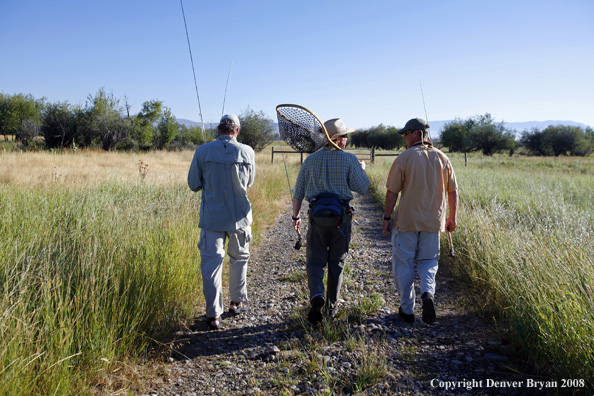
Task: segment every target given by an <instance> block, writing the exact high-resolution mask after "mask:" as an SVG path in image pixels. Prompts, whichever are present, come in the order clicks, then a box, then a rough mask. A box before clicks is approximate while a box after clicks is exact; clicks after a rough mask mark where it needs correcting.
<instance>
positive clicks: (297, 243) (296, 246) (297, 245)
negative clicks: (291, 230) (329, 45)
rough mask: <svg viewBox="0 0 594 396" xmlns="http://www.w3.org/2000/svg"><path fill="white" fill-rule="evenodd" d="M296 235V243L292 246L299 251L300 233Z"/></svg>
mask: <svg viewBox="0 0 594 396" xmlns="http://www.w3.org/2000/svg"><path fill="white" fill-rule="evenodd" d="M297 235H298V238H297V242H295V246H293V247H294V248H295V250H299V249H301V246H302V244H301V233H300V232H298V233H297Z"/></svg>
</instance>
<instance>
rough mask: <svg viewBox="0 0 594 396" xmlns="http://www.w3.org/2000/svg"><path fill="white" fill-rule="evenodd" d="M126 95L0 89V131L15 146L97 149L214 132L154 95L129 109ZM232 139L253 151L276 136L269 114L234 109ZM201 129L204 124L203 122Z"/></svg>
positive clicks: (182, 143)
mask: <svg viewBox="0 0 594 396" xmlns="http://www.w3.org/2000/svg"><path fill="white" fill-rule="evenodd" d="M130 108H131V106H130V105H129V103H128V99H127V98H126V97H125V98H124V99H123V100H121V99H119V98H117V97H115V96H114V95H113V93H107V92H106V91H105V89H103V88H102V89H100V90H99V91H98V92H97V93H95V94H94V95H93V94H91V95H89V96H88V97H87V100H86V102H85V104H84V105H78V106H72V105H71V104H70V103H68V102H55V103H50V102H48V101H47V100H46V99H45V98H42V99H35V98H34V97H33V96H32V95H25V94H22V93H20V94H14V95H6V94H1V93H0V135H3V136H4V139H5V140H8V137H9V136H12V137H14V140H15V141H16V142H17V144H18V145H19V146H20V147H21V148H25V149H27V148H32V149H39V148H47V149H65V148H74V147H76V148H100V149H103V150H106V151H107V150H163V149H182V148H195V147H196V146H198V145H200V144H203V143H205V142H207V141H210V140H213V139H214V138H215V137H216V134H217V133H216V130H211V129H207V130H204V131H203V130H202V128H200V127H188V126H186V125H182V124H179V123H178V122H177V121H176V118H175V116H174V115H173V113H172V112H171V109H169V108H168V107H167V106H165V105H164V103H163V102H162V101H160V100H149V101H146V102H144V103H143V104H142V108H141V110H140V111H139V112H138V113H137V114H130ZM239 119H240V122H241V134H240V136H239V137H238V140H239V141H241V142H242V143H246V144H249V145H250V146H252V147H253V148H254V150H256V151H260V150H262V149H263V148H264V147H266V146H267V145H268V144H270V143H271V142H273V141H274V140H275V139H276V135H275V133H274V129H273V127H272V120H271V119H269V118H267V117H266V115H265V114H264V112H262V111H260V112H256V111H254V110H252V109H250V108H249V107H248V108H247V109H246V110H244V111H243V112H242V113H241V114H239ZM205 129H206V128H205Z"/></svg>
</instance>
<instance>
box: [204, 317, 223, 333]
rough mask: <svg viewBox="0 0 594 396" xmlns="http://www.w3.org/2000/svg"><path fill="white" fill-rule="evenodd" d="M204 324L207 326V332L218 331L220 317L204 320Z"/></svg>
mask: <svg viewBox="0 0 594 396" xmlns="http://www.w3.org/2000/svg"><path fill="white" fill-rule="evenodd" d="M206 324H207V325H208V330H219V329H220V328H221V317H220V316H215V317H214V318H206Z"/></svg>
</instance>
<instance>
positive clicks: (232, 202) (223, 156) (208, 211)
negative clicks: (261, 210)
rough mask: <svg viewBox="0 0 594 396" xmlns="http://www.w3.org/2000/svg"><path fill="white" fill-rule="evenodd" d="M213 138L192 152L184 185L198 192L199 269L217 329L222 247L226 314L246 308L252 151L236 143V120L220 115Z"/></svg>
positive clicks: (253, 166) (211, 319) (210, 316)
mask: <svg viewBox="0 0 594 396" xmlns="http://www.w3.org/2000/svg"><path fill="white" fill-rule="evenodd" d="M217 129H218V132H219V136H218V138H217V139H216V140H214V141H212V142H210V143H206V144H203V145H201V146H199V147H198V148H197V149H196V152H195V153H194V158H193V159H192V164H191V166H190V171H189V173H188V186H189V187H190V189H191V190H192V191H200V190H202V200H201V204H200V222H199V224H198V227H200V229H201V230H200V241H199V242H198V248H199V249H200V262H201V265H200V269H201V272H202V288H203V293H204V298H205V300H206V318H207V324H208V328H209V329H211V330H217V329H219V328H220V326H221V315H222V313H223V290H222V272H223V269H222V266H223V259H224V256H225V244H226V242H228V248H227V254H228V255H229V294H230V297H231V304H230V306H229V312H230V313H231V314H239V313H240V312H242V311H245V310H247V309H248V295H247V284H246V276H247V265H248V259H249V257H250V251H249V246H250V240H251V239H252V229H251V224H252V208H251V204H250V201H249V200H248V196H247V188H248V187H251V186H252V184H253V182H254V176H255V174H256V164H255V156H254V150H253V149H252V148H251V147H249V146H247V145H245V144H241V143H239V142H237V136H238V135H239V129H240V125H239V118H238V117H237V116H236V115H235V114H226V115H224V116H223V117H222V118H221V121H220V123H219V125H218V127H217Z"/></svg>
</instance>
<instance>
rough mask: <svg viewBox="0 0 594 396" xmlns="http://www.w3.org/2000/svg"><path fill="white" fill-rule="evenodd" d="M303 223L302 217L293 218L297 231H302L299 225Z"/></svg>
mask: <svg viewBox="0 0 594 396" xmlns="http://www.w3.org/2000/svg"><path fill="white" fill-rule="evenodd" d="M300 225H301V218H299V219H297V220H293V228H294V229H295V231H297V232H300V231H301V227H299V226H300Z"/></svg>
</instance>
